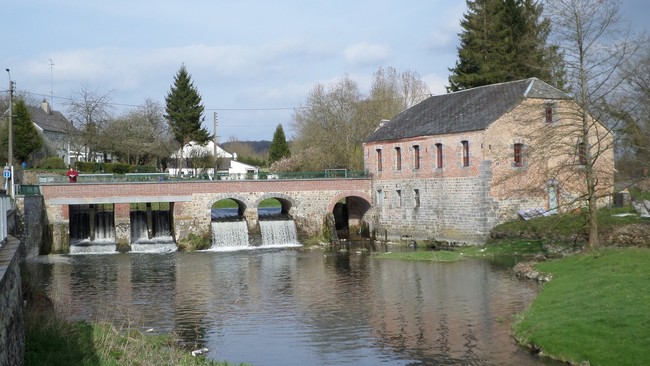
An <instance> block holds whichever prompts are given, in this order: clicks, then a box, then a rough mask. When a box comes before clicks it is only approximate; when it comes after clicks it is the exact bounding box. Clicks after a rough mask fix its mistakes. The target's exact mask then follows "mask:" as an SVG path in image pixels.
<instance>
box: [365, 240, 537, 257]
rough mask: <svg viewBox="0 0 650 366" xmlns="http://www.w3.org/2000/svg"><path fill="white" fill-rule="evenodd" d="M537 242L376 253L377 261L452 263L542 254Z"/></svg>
mask: <svg viewBox="0 0 650 366" xmlns="http://www.w3.org/2000/svg"><path fill="white" fill-rule="evenodd" d="M542 251H543V250H542V242H541V241H539V240H504V241H502V242H500V243H498V244H490V245H486V246H466V247H458V248H455V250H436V251H434V250H418V251H412V252H386V253H377V254H376V255H375V258H379V259H406V260H420V261H436V262H453V261H459V260H463V259H465V258H488V257H496V256H503V255H532V254H537V253H542Z"/></svg>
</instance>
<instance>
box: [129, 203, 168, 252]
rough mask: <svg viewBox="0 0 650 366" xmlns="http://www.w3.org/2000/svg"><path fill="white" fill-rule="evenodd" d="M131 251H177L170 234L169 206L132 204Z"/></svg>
mask: <svg viewBox="0 0 650 366" xmlns="http://www.w3.org/2000/svg"><path fill="white" fill-rule="evenodd" d="M130 220H131V251H132V252H154V253H160V252H172V251H176V250H177V246H176V242H175V240H174V236H173V233H172V226H173V225H172V222H173V221H172V213H171V205H169V204H160V203H156V204H151V203H146V204H132V205H131V212H130Z"/></svg>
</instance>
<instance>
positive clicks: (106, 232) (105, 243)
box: [70, 206, 117, 254]
mask: <svg viewBox="0 0 650 366" xmlns="http://www.w3.org/2000/svg"><path fill="white" fill-rule="evenodd" d="M73 207H74V206H73ZM70 211H71V212H70V216H71V217H70V221H71V222H74V223H75V224H74V225H70V254H86V253H114V252H115V251H116V250H117V249H116V245H115V225H114V218H113V212H112V210H104V209H103V207H97V208H95V207H93V209H92V210H90V209H89V208H88V206H82V207H79V208H77V207H75V208H74V209H71V210H70ZM91 217H92V220H91Z"/></svg>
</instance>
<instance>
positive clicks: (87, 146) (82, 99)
mask: <svg viewBox="0 0 650 366" xmlns="http://www.w3.org/2000/svg"><path fill="white" fill-rule="evenodd" d="M111 110H112V105H111V100H110V91H109V92H107V93H105V94H99V93H98V92H97V91H96V90H94V91H93V90H90V88H89V87H88V84H84V85H83V86H82V87H81V88H80V89H79V90H78V91H77V92H76V95H75V96H73V97H71V98H70V101H69V102H68V112H69V113H68V115H69V117H70V120H71V122H72V124H73V125H74V126H75V127H76V129H77V130H75V131H71V133H73V134H74V135H72V136H70V137H71V139H70V141H72V143H73V145H74V149H75V151H76V152H77V158H79V154H80V152H81V150H83V153H84V157H85V159H86V161H91V160H93V155H94V153H95V150H96V147H97V146H98V145H99V136H100V130H101V129H102V128H103V127H104V125H105V124H106V123H107V121H108V120H109V119H110V118H111Z"/></svg>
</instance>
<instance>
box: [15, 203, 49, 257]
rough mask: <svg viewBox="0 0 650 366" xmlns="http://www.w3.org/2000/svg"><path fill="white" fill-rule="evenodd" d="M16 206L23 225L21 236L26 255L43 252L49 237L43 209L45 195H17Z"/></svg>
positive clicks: (30, 255)
mask: <svg viewBox="0 0 650 366" xmlns="http://www.w3.org/2000/svg"><path fill="white" fill-rule="evenodd" d="M16 208H17V210H18V213H19V214H18V216H17V218H18V220H19V221H20V227H21V238H20V240H21V241H22V242H23V247H24V255H25V256H26V257H35V256H38V255H39V254H40V253H41V249H42V247H43V246H44V245H45V244H46V241H47V237H48V233H47V231H48V225H47V217H46V216H45V211H44V210H43V197H42V196H37V195H29V196H22V195H17V196H16Z"/></svg>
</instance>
